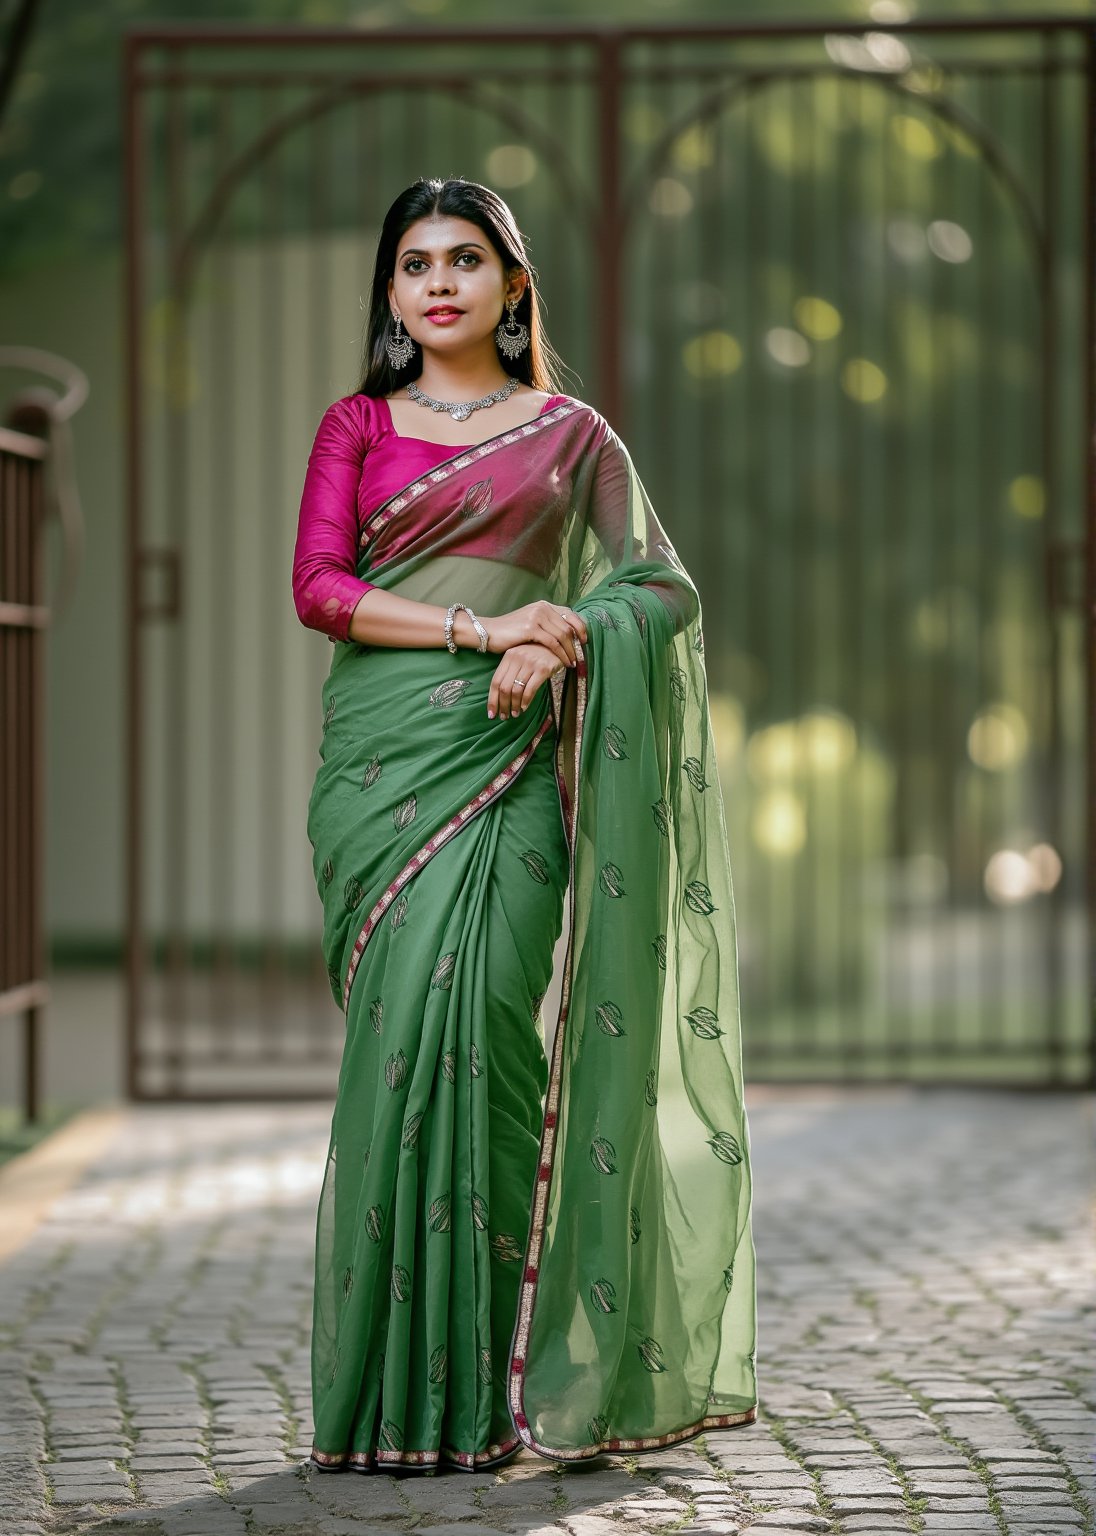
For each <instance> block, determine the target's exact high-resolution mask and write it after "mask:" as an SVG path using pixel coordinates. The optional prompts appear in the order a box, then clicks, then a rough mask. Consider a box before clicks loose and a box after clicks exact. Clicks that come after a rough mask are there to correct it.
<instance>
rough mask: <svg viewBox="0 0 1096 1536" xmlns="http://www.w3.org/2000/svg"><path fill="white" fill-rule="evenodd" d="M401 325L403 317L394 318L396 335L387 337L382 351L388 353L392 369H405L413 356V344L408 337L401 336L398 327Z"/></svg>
mask: <svg viewBox="0 0 1096 1536" xmlns="http://www.w3.org/2000/svg"><path fill="white" fill-rule="evenodd" d="M402 324H403V316H402V315H397V316H396V334H395V336H389V338H388V340H387V341H386V342H385V344H384V350H385V351H386V352H387V353H388V361H389V362H390V363H391V364H392V366H393V368H406V367H407V365H408V363H409V362H410V361H411V359H412V358H413V357H414V355H415V343H414V342H413V341H412V340H411V338H410V336H401V335H400V327H401V326H402Z"/></svg>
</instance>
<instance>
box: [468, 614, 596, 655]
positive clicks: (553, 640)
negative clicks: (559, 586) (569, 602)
mask: <svg viewBox="0 0 1096 1536" xmlns="http://www.w3.org/2000/svg"><path fill="white" fill-rule="evenodd" d="M477 617H479V619H480V622H481V623H482V624H483V626H484V628H485V629H486V630H487V635H488V640H487V649H488V650H489V651H494V653H495V654H496V655H502V653H503V652H504V651H508V650H509V649H510V647H511V646H513V645H528V644H531V643H532V644H536V645H545V646H547V647H548V649H549V650H550V651H554V652H555V654H556V655H557V656H558V657H559V659H560V661H562V662H563V663H564V665H565V666H568V667H573V666H574V665H575V661H576V657H575V643H574V642H575V636H576V635H577V636H578V638H579V639H580V640H581V641H582V642H583V644H585V643H586V621H585V620H584V619H583V617H582V615H581V614H580V613H576V612H575V610H574V609H573V608H566V607H564V606H563V605H562V604H561V603H550V602H548V600H547V599H546V598H540V599H538V600H537V601H536V602H535V603H526V605H525V607H524V608H514V609H513V610H512V611H511V612H510V613H500V614H499V615H498V616H497V617H496V618H493V619H488V618H484V617H483V616H482V615H477Z"/></svg>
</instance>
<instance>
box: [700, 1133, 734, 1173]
mask: <svg viewBox="0 0 1096 1536" xmlns="http://www.w3.org/2000/svg"><path fill="white" fill-rule="evenodd" d="M708 1145H709V1146H710V1147H711V1149H712V1151H713V1152H714V1153H715V1155H716V1157H718V1158H719V1160H720V1161H721V1162H724V1163H730V1164H731V1166H732V1167H733V1166H734V1165H735V1164H736V1163H740V1162H741V1161H742V1148H741V1147H740V1146H739V1144H738V1138H737V1137H736V1136H732V1135H731V1133H730V1131H717V1132H716V1133H715V1135H714V1136H710V1137H709V1138H708Z"/></svg>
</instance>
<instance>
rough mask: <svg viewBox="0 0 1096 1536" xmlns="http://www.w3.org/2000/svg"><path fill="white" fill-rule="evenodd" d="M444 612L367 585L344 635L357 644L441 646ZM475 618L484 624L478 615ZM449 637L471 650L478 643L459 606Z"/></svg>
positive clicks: (468, 619)
mask: <svg viewBox="0 0 1096 1536" xmlns="http://www.w3.org/2000/svg"><path fill="white" fill-rule="evenodd" d="M445 614H446V610H445V609H444V608H439V607H437V606H436V604H434V603H420V602H417V601H416V600H415V599H414V598H411V597H399V596H398V595H397V594H396V593H395V592H386V591H385V590H384V588H383V587H370V589H369V592H368V593H363V594H362V597H361V598H360V600H359V602H358V605H357V607H356V608H355V609H354V612H353V614H352V615H351V618H350V622H349V625H348V627H347V634H346V638H347V639H348V640H354V641H356V642H357V644H358V645H401V646H407V647H409V648H411V649H420V650H421V649H423V648H425V647H426V646H439V645H444V644H445ZM476 617H477V618H478V619H480V622H481V623H484V624H486V621H485V620H484V619H482V617H481V615H480V614H478V613H477V615H476ZM453 640H454V643H455V644H457V645H463V646H468V647H471V648H472V649H475V648H476V647H477V646H478V645H479V635H478V634H477V633H476V631H475V628H474V627H473V624H472V620H471V619H470V618H469V617H468V615H467V614H466V613H465V612H464V610H463V609H458V610H457V612H456V613H455V614H454V615H453Z"/></svg>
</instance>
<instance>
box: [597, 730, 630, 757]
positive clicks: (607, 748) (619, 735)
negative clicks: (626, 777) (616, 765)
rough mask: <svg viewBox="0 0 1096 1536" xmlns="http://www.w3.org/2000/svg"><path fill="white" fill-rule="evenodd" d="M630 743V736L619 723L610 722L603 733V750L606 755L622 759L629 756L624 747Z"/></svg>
mask: <svg viewBox="0 0 1096 1536" xmlns="http://www.w3.org/2000/svg"><path fill="white" fill-rule="evenodd" d="M627 744H628V738H627V736H626V735H625V734H624V732H623V731H622V730H621V728H620V726H619V725H613V724H609V725H607V726H606V727H605V729H604V730H603V731H602V733H601V750H602V751H603V752H604V753H605V756H606V757H610V758H613V759H614V760H616V761H620V760H621V759H622V758H625V757H627V756H628V754H627V752H625V750H624V748H625V747H626V746H627Z"/></svg>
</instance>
